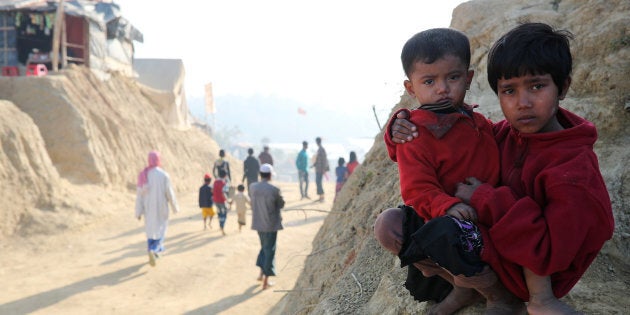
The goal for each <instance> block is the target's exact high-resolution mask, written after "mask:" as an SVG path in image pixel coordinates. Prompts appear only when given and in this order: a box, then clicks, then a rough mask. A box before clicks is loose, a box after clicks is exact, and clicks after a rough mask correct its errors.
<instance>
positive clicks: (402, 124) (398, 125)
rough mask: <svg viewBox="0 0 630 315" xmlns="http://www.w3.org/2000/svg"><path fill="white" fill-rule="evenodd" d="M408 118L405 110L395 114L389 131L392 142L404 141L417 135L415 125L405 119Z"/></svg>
mask: <svg viewBox="0 0 630 315" xmlns="http://www.w3.org/2000/svg"><path fill="white" fill-rule="evenodd" d="M408 118H409V114H408V113H407V112H406V111H401V112H400V113H398V114H396V118H395V119H394V124H393V125H392V129H391V133H390V134H391V136H392V141H393V142H394V143H405V142H409V141H411V140H413V139H414V138H417V137H418V131H417V128H416V125H414V124H413V123H412V122H410V121H409V120H407V119H408Z"/></svg>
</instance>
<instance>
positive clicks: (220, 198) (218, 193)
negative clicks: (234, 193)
mask: <svg viewBox="0 0 630 315" xmlns="http://www.w3.org/2000/svg"><path fill="white" fill-rule="evenodd" d="M223 187H225V180H223V179H221V178H219V179H217V180H215V181H214V186H213V187H212V201H214V202H216V203H225V201H226V199H225V194H224V193H223Z"/></svg>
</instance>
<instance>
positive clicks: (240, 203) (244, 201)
mask: <svg viewBox="0 0 630 315" xmlns="http://www.w3.org/2000/svg"><path fill="white" fill-rule="evenodd" d="M236 190H237V191H238V192H237V193H236V194H235V195H234V197H232V201H233V202H234V203H236V214H237V215H238V231H239V232H240V231H241V228H242V227H243V226H244V225H245V224H247V222H246V220H245V214H246V212H247V206H249V207H251V206H252V205H251V202H250V201H249V197H247V195H245V194H244V193H243V192H244V191H245V186H243V185H238V187H237V188H236Z"/></svg>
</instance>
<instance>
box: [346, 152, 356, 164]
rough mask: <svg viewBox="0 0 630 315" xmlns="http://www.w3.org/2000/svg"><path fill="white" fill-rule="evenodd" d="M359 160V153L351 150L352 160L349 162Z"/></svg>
mask: <svg viewBox="0 0 630 315" xmlns="http://www.w3.org/2000/svg"><path fill="white" fill-rule="evenodd" d="M356 160H357V154H356V153H355V152H354V151H350V160H349V161H348V162H354V161H356Z"/></svg>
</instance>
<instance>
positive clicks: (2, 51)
mask: <svg viewBox="0 0 630 315" xmlns="http://www.w3.org/2000/svg"><path fill="white" fill-rule="evenodd" d="M58 4H59V2H58V1H42V0H0V66H20V67H23V66H26V65H27V64H28V63H43V64H45V65H46V66H47V67H48V68H49V69H50V68H51V66H52V60H53V58H52V56H51V54H52V53H51V52H52V46H53V31H54V21H55V16H56V12H57V6H58ZM61 30H62V33H61V38H62V40H61V51H60V53H59V55H60V56H59V57H60V58H59V60H60V64H59V66H60V68H61V67H63V66H64V65H66V64H67V63H75V64H82V65H86V66H88V67H89V68H90V69H92V70H95V71H98V72H102V73H107V72H111V71H119V72H122V73H125V74H128V75H132V74H133V66H132V61H133V51H134V49H133V42H134V41H137V42H142V41H143V37H142V33H141V32H140V31H138V30H137V29H136V28H134V27H133V25H131V23H129V21H127V20H126V19H125V18H124V17H122V15H121V13H120V7H119V6H118V5H117V4H115V3H111V2H99V1H87V0H79V1H77V0H74V1H65V2H64V5H63V23H62V26H61Z"/></svg>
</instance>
